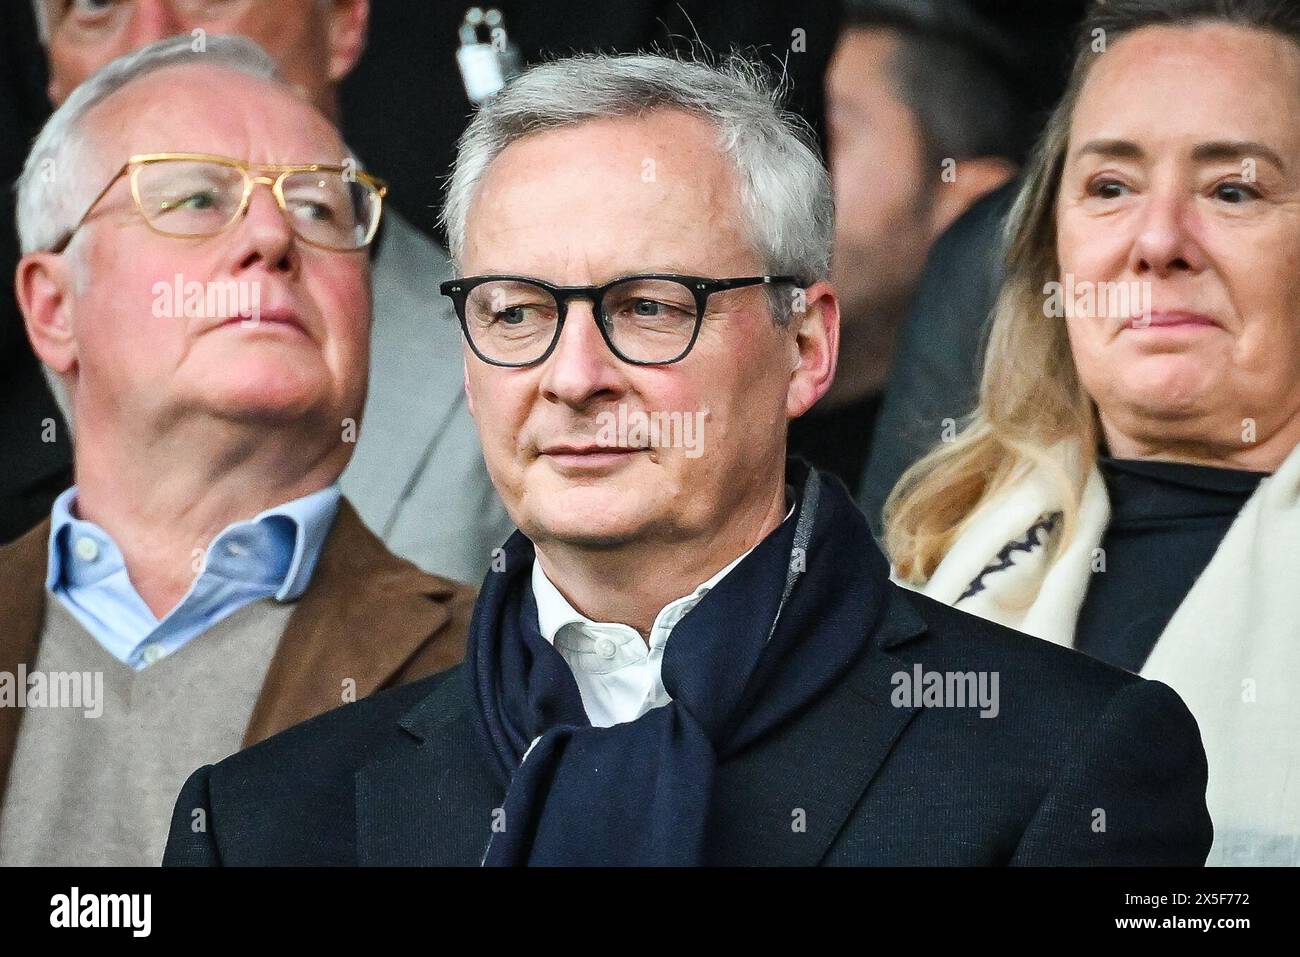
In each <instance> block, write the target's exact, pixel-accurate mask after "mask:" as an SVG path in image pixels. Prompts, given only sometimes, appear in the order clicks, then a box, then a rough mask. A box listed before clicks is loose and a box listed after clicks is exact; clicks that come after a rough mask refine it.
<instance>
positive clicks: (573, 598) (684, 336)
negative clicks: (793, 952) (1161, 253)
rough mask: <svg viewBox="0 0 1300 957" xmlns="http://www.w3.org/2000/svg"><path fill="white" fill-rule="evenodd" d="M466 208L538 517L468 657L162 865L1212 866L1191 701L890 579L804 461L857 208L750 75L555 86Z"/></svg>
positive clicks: (483, 392)
mask: <svg viewBox="0 0 1300 957" xmlns="http://www.w3.org/2000/svg"><path fill="white" fill-rule="evenodd" d="M446 220H447V225H448V229H449V235H450V237H451V244H452V250H453V253H454V257H455V262H456V264H457V266H458V271H459V273H460V277H459V278H456V279H452V280H450V281H448V282H447V283H445V284H444V285H443V290H444V292H445V293H446V294H447V295H448V296H449V297H450V298H451V299H452V301H453V302H454V303H455V305H456V310H457V313H458V317H459V319H460V322H461V329H462V332H463V334H464V337H465V350H466V354H465V355H466V377H467V385H468V390H469V397H470V403H471V408H472V409H473V412H474V415H475V419H476V422H477V425H478V427H479V431H480V434H481V436H482V439H483V447H484V452H485V456H486V459H487V464H488V470H489V472H490V473H491V475H492V480H493V482H494V484H495V485H496V487H497V490H498V491H499V492H500V493H501V496H502V499H503V500H504V501H505V503H506V507H507V509H508V510H509V511H510V514H511V516H512V518H514V520H515V522H516V523H517V524H518V526H519V529H520V532H519V533H518V534H516V535H515V536H513V537H512V538H511V539H510V540H509V541H508V542H507V543H506V546H505V549H504V553H503V555H502V556H501V560H500V561H499V562H496V563H494V565H493V568H492V570H491V571H490V572H489V573H488V576H487V579H486V581H485V583H484V587H483V590H482V592H481V593H480V596H479V599H478V602H477V604H476V607H475V615H474V621H473V624H472V626H471V633H470V637H469V647H468V650H467V659H466V663H465V665H464V666H463V667H461V668H457V669H455V670H452V671H449V672H448V673H447V674H445V675H442V676H437V677H434V678H431V679H427V680H425V681H421V682H417V683H415V684H412V685H410V686H408V687H406V688H401V689H396V690H395V691H394V692H392V693H389V694H384V695H379V696H375V697H373V698H371V699H368V700H367V701H365V702H362V703H359V704H358V705H355V706H351V707H349V708H348V709H345V710H342V711H336V712H334V713H332V714H329V715H325V716H322V717H321V718H318V719H317V720H315V721H313V722H311V723H309V724H306V725H303V726H301V727H299V728H295V729H292V730H290V731H288V732H286V733H285V734H283V735H280V736H278V737H276V738H274V739H272V740H270V741H266V742H263V743H262V744H261V745H259V746H258V747H255V748H252V749H249V750H247V751H245V752H242V753H241V754H238V755H234V756H232V757H230V758H227V759H226V760H224V761H222V762H220V763H218V764H216V765H214V766H210V767H204V768H201V769H199V770H198V771H196V772H195V774H194V775H193V776H192V777H191V778H190V780H189V781H188V783H187V784H186V786H185V788H184V790H183V791H182V792H181V795H180V797H179V799H178V801H177V804H176V809H175V813H174V816H173V820H172V831H171V836H170V838H169V841H168V848H167V855H166V858H165V862H166V863H173V864H218V863H224V864H234V865H239V864H344V865H355V864H479V863H483V864H488V865H517V864H543V865H545V864H590V865H609V864H665V865H694V864H786V865H790V864H995V863H1018V864H1083V863H1095V864H1118V863H1129V864H1155V863H1183V864H1196V863H1201V862H1202V861H1203V860H1204V857H1205V854H1206V852H1207V850H1208V848H1209V843H1210V822H1209V819H1208V816H1207V814H1206V810H1205V800H1204V791H1205V781H1206V779H1205V758H1204V755H1203V752H1202V750H1201V746H1200V741H1199V737H1198V734H1197V729H1196V725H1195V723H1194V722H1193V720H1192V718H1191V716H1190V715H1189V714H1188V712H1187V710H1186V708H1185V707H1183V705H1182V703H1181V702H1180V701H1179V699H1178V698H1177V696H1176V695H1174V694H1173V693H1172V692H1171V691H1170V690H1169V689H1168V688H1166V687H1164V686H1163V685H1159V684H1156V683H1154V682H1145V681H1141V680H1139V679H1138V678H1136V677H1134V676H1132V675H1128V674H1126V673H1123V672H1121V671H1119V670H1116V669H1112V668H1109V667H1105V666H1103V665H1100V664H1099V663H1097V662H1094V661H1089V660H1088V659H1086V658H1084V657H1082V656H1079V655H1075V654H1071V653H1069V652H1068V651H1065V650H1064V649H1061V648H1058V647H1056V646H1053V645H1050V644H1048V643H1046V642H1039V641H1035V640H1032V639H1029V638H1026V637H1025V636H1023V635H1019V634H1017V633H1015V632H1011V631H1008V630H1006V629H1002V628H999V627H997V626H995V625H992V624H990V623H987V622H984V621H981V620H977V619H974V618H971V617H968V616H966V615H963V614H961V613H958V612H955V611H953V610H952V609H949V608H946V607H944V606H941V605H938V604H937V603H934V602H929V601H926V600H925V599H923V598H918V596H916V595H915V594H914V593H911V592H908V591H906V590H904V589H901V588H899V587H896V586H895V585H893V584H892V583H891V582H890V580H889V568H888V564H887V563H886V561H885V559H884V557H883V556H882V555H881V553H880V551H879V549H878V548H877V547H876V545H875V543H874V541H873V540H872V537H871V534H870V531H869V529H868V527H867V524H866V520H865V518H864V517H863V515H862V514H861V513H860V512H859V511H857V509H856V508H855V507H854V505H853V502H852V500H851V498H850V497H849V496H848V494H847V492H846V490H845V489H844V487H843V485H842V484H841V483H839V482H838V481H836V480H834V479H827V478H825V477H823V476H821V475H820V474H818V473H817V472H816V471H815V470H813V469H810V468H809V467H808V466H807V465H805V464H803V463H801V462H799V461H797V460H796V461H789V462H787V460H786V454H785V441H786V423H787V422H788V421H789V420H790V419H792V418H795V417H797V416H799V415H802V414H803V413H804V412H806V411H807V410H808V409H809V408H810V407H811V406H812V405H813V403H815V402H816V401H817V399H818V398H819V397H820V396H821V395H823V394H824V393H825V392H826V390H827V388H828V387H829V386H830V383H831V379H832V377H833V375H834V371H835V362H836V350H837V348H838V341H839V312H838V305H837V302H836V295H835V291H834V289H833V288H832V287H831V286H830V284H829V283H828V282H827V281H826V274H827V269H828V260H829V252H830V244H831V235H832V230H833V224H832V209H831V199H830V187H829V184H828V182H827V176H826V173H825V171H824V169H823V167H822V166H821V163H820V161H819V159H818V157H817V155H816V153H815V151H814V150H813V149H812V148H811V147H810V146H809V140H808V138H807V136H806V131H805V130H804V129H803V128H802V127H801V126H799V125H798V124H797V123H796V122H795V121H794V120H792V119H791V118H790V117H788V116H786V115H783V114H782V113H781V112H780V110H779V108H778V105H777V102H776V99H775V97H774V95H773V93H772V92H771V90H770V88H769V86H768V85H767V83H766V82H765V81H764V79H763V77H762V76H761V75H759V72H758V71H757V70H756V69H755V68H753V67H752V66H750V65H747V64H745V63H744V62H743V61H734V62H728V63H727V64H725V65H723V66H721V67H716V68H715V67H711V66H707V65H703V64H699V63H683V62H678V61H676V60H673V59H666V58H662V57H656V56H628V57H608V56H586V57H575V58H570V59H566V60H560V61H556V62H552V63H548V64H545V65H543V66H539V67H536V68H535V69H533V70H531V71H530V72H528V73H526V74H525V75H524V76H523V77H522V78H520V79H518V80H516V81H515V82H514V83H512V84H511V85H510V86H508V87H507V88H506V89H505V90H504V91H503V92H502V93H501V94H499V95H498V96H497V97H496V98H495V99H494V100H492V101H489V102H488V103H487V104H486V105H485V106H484V107H483V109H482V110H481V111H480V112H479V114H478V115H477V116H476V117H475V118H474V120H473V121H472V123H471V124H470V127H469V129H468V131H467V133H466V135H465V137H464V138H463V140H462V142H461V145H460V152H459V156H458V159H457V163H456V168H455V171H454V174H453V176H452V178H451V180H450V185H449V191H448V198H447V205H446ZM1099 814H1100V817H1099V816H1098V815H1099ZM196 821H202V822H205V823H204V826H202V827H198V826H196V825H195V822H196Z"/></svg>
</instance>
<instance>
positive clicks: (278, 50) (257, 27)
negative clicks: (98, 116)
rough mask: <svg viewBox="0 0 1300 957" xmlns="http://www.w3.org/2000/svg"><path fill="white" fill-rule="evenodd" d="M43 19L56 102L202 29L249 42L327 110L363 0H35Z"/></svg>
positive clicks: (356, 38) (349, 59) (359, 35)
mask: <svg viewBox="0 0 1300 957" xmlns="http://www.w3.org/2000/svg"><path fill="white" fill-rule="evenodd" d="M41 2H42V3H43V4H44V6H45V11H46V22H47V23H48V24H49V65H50V88H49V93H50V99H51V100H53V101H54V102H55V103H62V102H63V101H64V100H65V99H67V98H68V94H70V93H71V92H72V91H73V90H74V89H76V88H77V87H78V86H79V85H80V84H81V82H82V81H83V80H85V79H86V78H87V77H89V76H90V75H91V74H92V73H94V72H96V71H97V70H98V69H99V68H100V67H102V66H104V65H105V64H106V63H108V62H109V61H111V60H114V59H116V58H117V57H119V56H121V55H122V54H124V53H129V52H130V51H132V50H138V49H139V48H140V47H143V46H147V45H148V44H150V43H153V42H154V41H155V40H162V39H164V38H166V37H170V36H175V35H177V34H180V33H192V32H193V31H195V30H203V31H206V32H207V33H208V34H220V33H233V34H239V35H241V36H246V37H248V38H250V39H252V40H256V41H257V42H258V43H259V44H260V45H261V46H262V48H263V49H265V50H266V51H267V52H268V53H269V54H271V56H272V58H273V59H274V60H275V61H276V63H277V64H279V66H280V70H281V72H282V73H284V75H285V77H287V78H288V80H289V82H291V83H293V84H295V85H296V86H298V87H299V88H300V89H301V90H302V91H303V93H304V94H305V95H306V96H307V97H308V98H309V99H311V101H312V102H313V103H315V104H316V105H317V106H319V107H321V108H322V109H324V110H326V111H327V112H328V111H329V110H330V109H331V106H332V103H333V94H332V92H331V87H332V84H333V83H335V82H337V81H338V80H340V79H341V78H342V77H343V76H344V75H345V74H346V73H347V72H348V70H350V69H351V68H352V66H353V65H354V63H355V60H356V55H357V54H359V53H360V44H361V42H362V40H363V39H364V34H365V20H366V13H367V11H368V6H369V5H368V3H367V2H366V0H331V3H330V4H329V5H328V7H327V8H325V9H322V6H321V3H320V0H274V2H268V0H112V2H99V0H71V2H68V0H41Z"/></svg>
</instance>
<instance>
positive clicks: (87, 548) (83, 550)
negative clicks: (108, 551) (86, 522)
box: [75, 535, 99, 562]
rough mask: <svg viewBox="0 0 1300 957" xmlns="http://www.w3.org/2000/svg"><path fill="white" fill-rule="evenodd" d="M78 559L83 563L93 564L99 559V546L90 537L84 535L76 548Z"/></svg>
mask: <svg viewBox="0 0 1300 957" xmlns="http://www.w3.org/2000/svg"><path fill="white" fill-rule="evenodd" d="M75 548H76V551H77V557H78V558H80V559H81V560H82V561H86V562H93V561H94V560H95V559H96V558H98V557H99V545H98V544H97V543H96V542H95V540H94V539H93V538H91V537H90V536H89V535H82V536H81V537H80V538H79V539H77V544H76V546H75Z"/></svg>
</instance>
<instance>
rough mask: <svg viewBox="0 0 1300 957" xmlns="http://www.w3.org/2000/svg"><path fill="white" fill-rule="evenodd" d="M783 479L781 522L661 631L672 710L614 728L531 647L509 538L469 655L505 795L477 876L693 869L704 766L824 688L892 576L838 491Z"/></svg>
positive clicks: (700, 852)
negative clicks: (787, 508)
mask: <svg viewBox="0 0 1300 957" xmlns="http://www.w3.org/2000/svg"><path fill="white" fill-rule="evenodd" d="M788 479H789V481H790V482H791V483H792V485H793V487H794V488H795V489H796V490H797V492H796V496H797V498H798V503H797V507H796V509H795V512H794V515H792V516H791V517H790V518H788V519H787V520H786V521H785V522H783V523H782V524H781V526H780V527H779V528H777V529H776V530H775V531H774V532H772V533H771V534H770V535H768V536H767V538H765V539H764V540H763V541H762V542H760V543H759V545H758V546H757V547H756V548H755V549H754V550H753V551H752V552H750V554H749V555H748V556H746V558H745V559H744V560H743V561H742V562H740V564H738V565H737V566H736V567H735V568H734V569H732V570H731V572H730V573H729V574H728V575H727V576H726V577H725V578H723V579H722V581H721V582H719V583H718V585H717V586H716V587H714V588H713V589H712V590H711V591H710V592H708V594H706V595H705V597H704V599H703V600H702V601H701V602H700V603H699V604H698V605H696V606H695V608H694V609H692V610H691V611H690V612H689V613H688V614H687V615H686V616H685V617H683V618H682V619H681V621H680V622H678V623H677V625H676V626H675V627H674V628H673V632H672V636H671V637H670V639H669V640H668V643H667V645H666V646H665V648H664V659H663V681H664V687H665V689H666V690H667V692H668V694H669V695H670V696H671V697H672V702H671V703H670V704H668V705H665V706H664V707H661V708H655V709H654V710H652V711H649V712H647V713H646V714H644V715H642V716H641V717H640V718H637V719H636V720H635V721H630V722H627V723H625V724H619V725H615V726H614V727H611V728H593V727H592V726H591V723H590V721H589V720H588V719H587V715H586V712H585V710H584V709H583V706H582V699H581V697H580V695H579V693H578V685H577V682H576V681H575V680H574V677H573V672H572V671H571V670H570V669H569V666H568V664H567V663H566V662H565V661H564V659H563V658H562V657H561V656H560V653H559V652H558V651H556V649H555V648H554V647H553V646H552V645H551V644H550V643H549V642H547V641H546V639H544V638H543V637H542V635H541V632H540V629H539V626H538V622H537V605H536V603H535V601H534V600H533V594H532V588H531V585H530V581H531V579H530V574H531V570H532V563H533V547H532V543H531V542H529V541H528V539H527V538H525V537H524V536H523V535H522V534H520V533H518V532H516V533H515V535H513V536H512V537H511V538H510V540H509V541H508V542H506V545H505V562H504V570H503V571H493V572H491V573H489V574H488V576H487V580H486V581H485V582H484V585H483V590H482V592H481V593H480V595H479V600H478V603H477V605H476V606H475V610H474V619H473V622H472V623H471V626H470V636H469V647H468V651H467V654H466V669H467V674H468V678H469V681H470V685H471V693H472V695H473V698H474V701H475V705H476V711H477V719H478V720H477V723H478V726H479V730H480V732H481V733H482V735H483V737H484V738H485V741H486V743H487V747H488V752H489V755H490V762H491V764H492V766H493V768H494V770H495V772H496V774H497V776H498V778H499V780H500V782H501V783H502V785H503V786H504V787H505V788H506V796H505V801H504V808H503V809H504V815H503V816H498V824H499V830H498V829H494V830H495V831H496V832H495V833H493V834H492V838H491V843H490V844H489V846H488V851H487V854H486V856H485V858H484V861H483V863H484V864H485V865H516V864H531V865H565V864H576V865H614V864H645V865H693V864H702V863H705V847H706V827H707V823H708V815H709V808H710V798H711V795H712V788H713V777H714V770H715V768H716V767H717V765H718V764H719V763H721V762H723V761H725V760H727V758H728V757H730V756H731V755H733V754H736V753H737V752H739V751H741V750H743V749H744V748H746V747H748V746H749V745H751V744H753V743H754V742H756V741H758V740H759V739H761V738H762V737H763V736H764V735H765V734H767V733H768V732H769V731H771V730H773V729H774V728H776V727H777V726H779V725H780V724H781V723H782V722H783V721H785V720H786V719H787V718H789V717H790V716H792V715H793V714H795V713H797V712H798V711H800V710H801V709H802V708H804V707H805V706H807V705H808V704H810V703H811V702H813V701H816V700H817V699H818V698H820V697H821V696H822V695H824V694H825V693H826V692H827V691H828V690H829V689H830V688H832V687H833V686H834V685H835V684H836V682H837V681H838V680H839V679H840V678H841V677H842V676H843V675H844V674H845V673H846V672H847V671H848V669H849V668H850V667H851V666H852V665H853V663H854V662H855V661H856V660H857V659H858V658H859V657H860V656H861V654H862V653H863V651H865V649H866V646H867V643H868V641H869V639H870V636H871V634H872V633H873V632H874V630H875V628H876V626H877V624H878V622H879V619H880V616H881V613H882V610H883V604H884V597H885V589H886V583H887V581H888V577H889V566H888V564H887V563H886V561H885V558H884V556H883V555H882V554H881V553H880V550H879V549H878V548H877V547H876V544H875V541H874V539H873V538H872V537H871V532H870V530H869V528H868V526H867V521H866V518H865V516H863V515H862V513H861V512H860V511H859V510H858V509H857V506H856V505H855V504H854V503H853V501H852V499H851V498H850V497H849V495H848V492H847V491H846V490H845V488H844V486H843V485H842V484H840V483H839V482H838V481H837V480H835V479H828V478H825V477H823V476H821V475H819V474H818V473H817V472H816V471H814V470H812V469H811V468H809V467H808V466H807V465H804V464H803V463H800V462H793V461H792V462H791V465H790V469H789V473H788ZM647 571H649V570H647ZM525 754H526V755H527V759H526V760H525V759H524V757H525ZM521 762H522V763H521Z"/></svg>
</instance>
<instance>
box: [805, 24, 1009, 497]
mask: <svg viewBox="0 0 1300 957" xmlns="http://www.w3.org/2000/svg"><path fill="white" fill-rule="evenodd" d="M1005 47H1006V43H1005V41H1004V40H1003V39H1002V38H1001V37H1000V36H999V34H998V33H997V32H996V30H995V29H994V28H993V27H991V26H989V25H988V24H987V23H986V22H985V21H984V20H983V19H981V18H979V17H978V16H977V15H976V14H975V13H974V12H973V11H972V10H970V9H968V8H967V7H966V6H965V5H964V4H962V3H940V2H937V0H925V2H921V3H915V2H903V0H856V2H852V3H850V4H849V6H848V9H847V20H846V23H845V27H844V30H843V32H842V33H841V35H840V39H839V43H838V45H837V46H836V48H835V53H834V55H833V56H832V58H831V63H830V67H829V69H828V72H827V77H826V88H827V93H826V110H827V138H828V141H829V150H830V152H829V160H830V169H831V177H832V182H833V184H834V188H835V209H836V233H835V253H834V260H833V263H834V265H833V268H832V277H833V279H834V282H835V285H836V288H837V289H838V291H839V293H840V296H841V297H842V303H843V308H844V327H843V348H842V351H841V355H840V366H839V369H838V371H837V372H836V377H835V382H834V384H833V385H832V387H831V390H830V392H828V393H827V395H826V396H825V398H823V399H822V400H821V401H820V402H819V403H818V404H817V406H816V407H815V408H814V409H813V410H812V411H811V412H810V413H809V414H808V415H806V416H804V417H803V418H801V419H798V420H796V421H795V422H793V423H792V424H791V427H790V447H791V451H792V452H794V453H795V454H799V455H803V456H804V457H805V458H807V459H808V460H809V461H811V462H812V463H813V464H815V465H817V466H819V467H820V468H822V469H825V470H827V471H830V472H832V473H834V474H836V475H838V476H839V477H840V478H841V479H843V481H844V482H845V483H846V484H847V485H848V486H849V487H850V488H851V489H857V487H858V485H859V484H860V482H861V479H862V474H863V470H864V468H865V467H866V464H867V461H868V458H869V455H870V440H871V436H872V431H873V428H874V425H875V420H876V415H877V413H878V411H879V407H880V401H881V396H882V393H883V390H884V387H885V382H886V378H887V375H888V372H889V367H890V362H891V360H892V358H893V354H894V348H895V343H896V340H897V337H898V334H899V329H900V327H901V325H902V321H903V317H904V316H905V315H906V313H907V309H908V306H909V304H910V303H911V301H912V297H913V295H914V293H915V291H916V288H917V284H918V282H919V280H920V277H921V273H922V270H923V268H924V266H925V259H926V255H927V254H928V252H929V250H930V247H931V245H932V244H933V243H934V241H935V240H936V239H937V238H938V237H939V236H940V235H941V234H942V233H943V232H944V231H945V230H946V229H947V228H948V226H949V225H951V224H952V222H953V221H954V220H955V219H957V218H958V217H959V216H961V214H962V213H963V212H965V210H966V209H967V208H968V207H969V206H970V205H971V204H972V203H974V202H975V201H976V200H978V199H979V198H980V197H981V196H983V195H985V194H986V193H988V192H989V191H991V190H994V189H996V188H997V187H999V186H1000V185H1002V184H1003V183H1004V182H1006V181H1007V180H1008V179H1009V178H1011V177H1012V176H1014V175H1015V171H1016V161H1015V158H1016V157H1017V156H1018V155H1019V153H1020V145H1019V144H1020V141H1021V140H1022V139H1023V136H1024V134H1023V129H1024V126H1025V122H1026V119H1025V116H1024V111H1023V109H1022V108H1021V105H1020V103H1019V101H1018V99H1017V96H1016V94H1015V92H1014V91H1013V86H1012V82H1011V77H1010V74H1009V69H1008V67H1007V65H1006V64H1007V60H1008V59H1009V58H1010V56H1011V54H1009V53H1008V52H1007V51H1006V49H1005Z"/></svg>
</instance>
